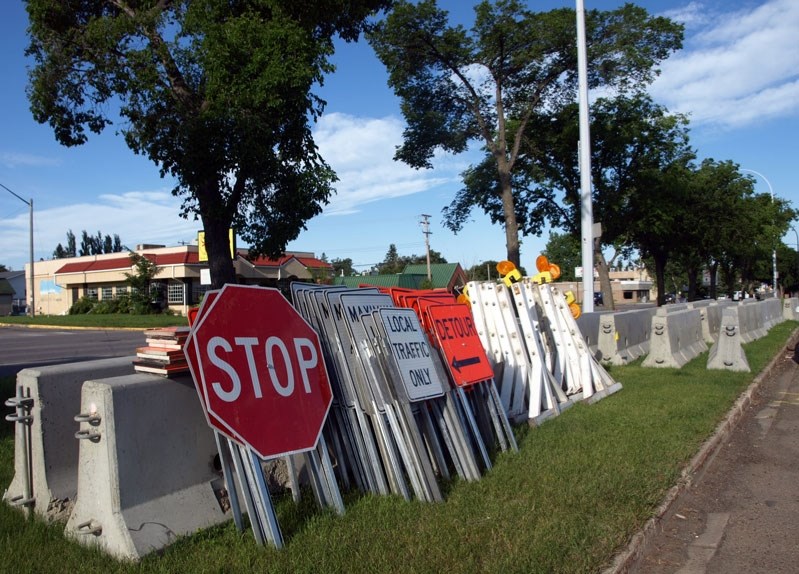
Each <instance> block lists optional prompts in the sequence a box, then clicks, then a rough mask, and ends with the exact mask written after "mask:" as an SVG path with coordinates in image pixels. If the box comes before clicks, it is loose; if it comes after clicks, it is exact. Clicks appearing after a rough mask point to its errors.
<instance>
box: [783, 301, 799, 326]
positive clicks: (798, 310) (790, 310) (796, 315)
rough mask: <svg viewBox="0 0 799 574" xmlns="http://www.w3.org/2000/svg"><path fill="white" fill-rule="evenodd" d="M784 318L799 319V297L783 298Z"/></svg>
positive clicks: (787, 319) (789, 319)
mask: <svg viewBox="0 0 799 574" xmlns="http://www.w3.org/2000/svg"><path fill="white" fill-rule="evenodd" d="M782 318H783V319H785V320H786V321H799V297H786V298H785V299H783V300H782Z"/></svg>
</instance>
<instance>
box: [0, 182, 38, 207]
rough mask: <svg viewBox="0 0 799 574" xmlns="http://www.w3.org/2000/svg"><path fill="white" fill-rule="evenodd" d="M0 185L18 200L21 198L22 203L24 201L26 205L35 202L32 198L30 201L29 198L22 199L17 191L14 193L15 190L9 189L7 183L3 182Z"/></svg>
mask: <svg viewBox="0 0 799 574" xmlns="http://www.w3.org/2000/svg"><path fill="white" fill-rule="evenodd" d="M0 187H2V188H3V189H5V190H6V191H7V192H8V193H10V194H11V195H13V196H14V197H16V198H17V199H18V200H20V201H21V202H22V203H24V204H25V205H27V206H29V207H30V206H32V204H33V200H30V201H28V200H27V199H22V198H21V197H20V196H18V195H17V194H16V193H14V192H13V191H11V190H10V189H8V188H7V187H6V186H5V185H3V184H2V183H0Z"/></svg>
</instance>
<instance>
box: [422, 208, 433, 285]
mask: <svg viewBox="0 0 799 574" xmlns="http://www.w3.org/2000/svg"><path fill="white" fill-rule="evenodd" d="M421 217H422V230H423V231H422V233H424V247H425V251H427V281H428V282H431V283H432V281H433V275H432V273H431V272H430V234H431V233H432V231H430V221H429V219H430V216H429V215H427V214H426V213H423V214H422V215H421Z"/></svg>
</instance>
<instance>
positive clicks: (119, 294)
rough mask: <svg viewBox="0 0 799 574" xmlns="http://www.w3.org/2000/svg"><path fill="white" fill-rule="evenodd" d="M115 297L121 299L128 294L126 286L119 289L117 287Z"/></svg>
mask: <svg viewBox="0 0 799 574" xmlns="http://www.w3.org/2000/svg"><path fill="white" fill-rule="evenodd" d="M116 293H117V297H122V296H124V295H127V294H128V286H127V285H122V286H121V287H117V292H116Z"/></svg>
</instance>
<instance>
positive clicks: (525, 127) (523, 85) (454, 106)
mask: <svg viewBox="0 0 799 574" xmlns="http://www.w3.org/2000/svg"><path fill="white" fill-rule="evenodd" d="M447 19H448V14H447V12H445V11H443V10H440V9H439V8H438V7H437V6H436V4H435V2H434V1H433V0H423V1H421V2H418V3H415V4H412V3H410V2H407V1H404V0H403V1H399V2H397V3H396V4H395V8H394V10H393V11H392V12H391V13H390V14H389V16H388V17H387V18H386V20H385V21H383V22H381V23H379V24H378V25H377V26H376V27H375V29H374V31H373V32H372V33H371V34H370V36H369V40H370V42H371V44H372V46H373V47H374V48H375V51H376V52H377V55H378V57H379V58H380V60H381V61H382V62H383V64H384V65H385V66H386V68H387V69H388V71H389V85H390V86H391V87H392V88H393V89H394V92H395V93H396V94H397V96H399V97H400V99H401V100H402V112H403V115H404V116H405V120H406V122H407V124H408V127H407V128H406V130H405V133H404V142H403V144H402V145H401V146H400V147H399V148H398V150H397V153H396V156H395V158H396V159H398V160H401V161H404V162H405V163H407V164H409V165H411V166H413V167H417V168H423V167H424V168H429V167H431V159H432V157H433V155H434V153H435V151H436V150H438V149H441V150H445V151H449V152H452V153H460V152H462V151H464V150H466V149H467V147H468V145H469V144H470V143H475V142H477V143H479V145H481V146H483V148H484V149H485V151H486V156H485V160H484V162H482V163H481V164H478V166H476V167H473V168H470V169H469V170H467V171H466V172H465V173H464V174H463V175H464V184H465V188H464V189H463V190H461V192H459V194H458V195H457V196H456V198H455V200H454V202H453V203H452V204H451V205H450V207H449V208H448V209H447V210H445V217H446V218H447V220H448V221H449V224H448V225H449V226H450V227H451V228H452V229H453V230H455V231H457V230H459V229H460V227H461V226H462V225H463V223H464V222H465V221H466V220H467V219H468V213H469V211H470V210H471V208H472V207H474V206H478V207H480V208H482V209H483V210H484V211H486V212H487V213H489V215H491V217H492V221H493V222H495V223H499V224H500V225H502V226H503V227H504V228H505V234H506V247H507V250H508V255H507V259H509V260H510V261H512V262H513V263H515V264H516V265H517V266H518V265H519V230H520V226H521V227H523V228H525V229H526V230H527V232H530V230H531V229H532V228H534V227H537V229H536V231H535V232H536V234H537V233H540V226H539V225H538V224H539V223H540V221H541V218H540V217H538V218H530V219H528V220H523V221H518V220H517V207H516V206H517V205H520V204H523V203H524V202H525V201H526V200H527V201H529V200H530V199H535V200H538V199H542V200H543V199H546V200H549V199H551V198H550V197H548V196H547V195H546V194H545V195H544V196H542V197H540V198H539V197H537V196H535V192H532V193H534V197H533V198H525V197H524V196H523V193H524V190H523V188H520V187H519V186H518V183H519V182H518V181H514V174H515V172H516V170H517V168H518V167H519V166H520V165H521V164H523V163H525V162H526V161H527V160H526V156H527V155H528V154H530V153H531V151H532V150H531V149H530V148H531V147H534V146H535V139H536V137H537V130H536V128H537V122H538V120H540V119H542V118H544V116H545V114H544V110H555V111H556V112H557V111H558V110H561V109H563V107H564V106H567V105H569V104H570V103H572V102H574V101H575V100H576V87H577V86H576V84H577V78H576V74H575V70H576V68H577V62H576V57H577V54H576V38H575V35H576V31H575V26H574V21H575V14H574V11H573V10H569V9H559V10H552V11H550V12H544V13H537V12H532V11H529V10H527V9H526V8H525V6H524V4H523V3H521V2H519V1H516V0H503V1H497V2H488V1H483V2H480V3H479V4H477V6H475V21H474V25H473V27H472V28H471V30H468V31H467V30H466V29H465V28H463V27H462V26H450V25H448V22H447ZM586 20H587V22H586V27H587V44H588V62H589V74H588V78H589V86H590V87H591V88H598V87H604V88H609V89H612V90H614V91H617V92H619V93H627V92H628V91H634V90H638V89H641V88H642V86H644V85H646V84H647V83H649V82H650V81H651V80H652V78H653V77H654V75H655V74H656V70H655V67H656V65H657V64H658V63H659V62H660V61H661V60H663V59H664V58H666V57H667V56H668V55H669V54H670V53H671V52H672V51H674V50H676V49H679V48H680V47H681V42H682V27H681V26H680V25H678V24H675V23H673V22H671V21H670V20H668V19H666V18H656V17H650V16H649V15H648V14H647V12H646V11H645V10H644V9H643V8H639V7H637V6H633V5H632V4H626V5H624V6H623V7H622V8H619V9H617V10H614V11H607V12H599V11H591V12H589V13H588V14H587V17H586ZM497 94H499V95H500V97H499V98H497V97H496V96H497ZM528 140H529V141H528ZM530 142H533V143H532V144H531V143H530ZM575 149H576V148H575V147H572V148H571V151H572V153H574V150H575ZM531 213H532V212H531Z"/></svg>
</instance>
